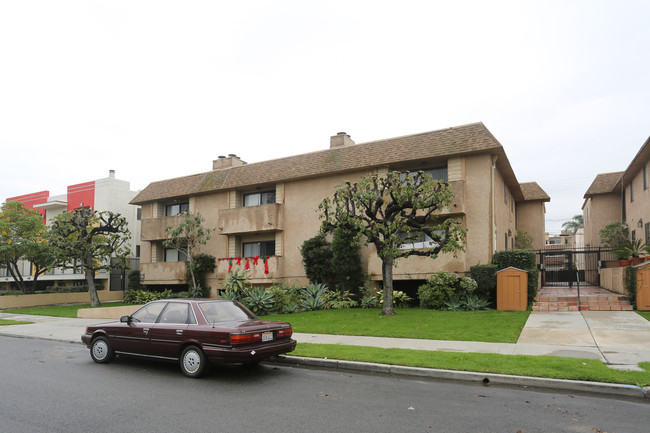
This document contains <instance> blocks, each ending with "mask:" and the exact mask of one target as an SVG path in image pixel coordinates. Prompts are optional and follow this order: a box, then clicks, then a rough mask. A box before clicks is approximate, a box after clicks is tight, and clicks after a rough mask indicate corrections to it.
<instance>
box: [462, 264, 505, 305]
mask: <svg viewBox="0 0 650 433" xmlns="http://www.w3.org/2000/svg"><path fill="white" fill-rule="evenodd" d="M498 270H499V269H498V267H497V266H496V265H476V266H472V267H471V268H469V271H470V273H471V275H472V278H473V279H474V280H475V281H476V283H477V288H476V291H475V293H476V295H477V296H479V297H482V298H486V299H488V300H489V301H490V302H492V303H494V301H495V300H496V298H497V271H498Z"/></svg>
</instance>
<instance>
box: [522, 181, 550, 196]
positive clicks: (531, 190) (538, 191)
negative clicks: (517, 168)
mask: <svg viewBox="0 0 650 433" xmlns="http://www.w3.org/2000/svg"><path fill="white" fill-rule="evenodd" d="M519 186H521V192H522V194H523V195H524V200H526V201H528V200H542V201H551V197H549V196H548V194H546V191H544V190H543V189H542V187H541V186H539V185H538V184H537V182H525V183H520V184H519Z"/></svg>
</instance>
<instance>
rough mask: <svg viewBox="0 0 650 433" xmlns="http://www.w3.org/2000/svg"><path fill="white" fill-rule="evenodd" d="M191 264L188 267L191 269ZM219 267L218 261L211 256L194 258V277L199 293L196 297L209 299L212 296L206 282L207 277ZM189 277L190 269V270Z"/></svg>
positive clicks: (199, 255)
mask: <svg viewBox="0 0 650 433" xmlns="http://www.w3.org/2000/svg"><path fill="white" fill-rule="evenodd" d="M189 263H190V262H187V265H186V266H188V267H189ZM216 267H217V260H216V259H215V258H214V256H211V255H210V254H203V253H201V254H196V255H195V256H194V276H195V278H196V286H197V292H196V293H194V297H196V298H200V297H208V296H209V295H210V286H208V283H207V281H206V278H205V275H206V274H208V273H210V272H214V270H215V268H216ZM188 275H189V269H188Z"/></svg>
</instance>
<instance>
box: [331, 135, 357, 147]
mask: <svg viewBox="0 0 650 433" xmlns="http://www.w3.org/2000/svg"><path fill="white" fill-rule="evenodd" d="M353 144H354V140H352V139H351V138H350V136H349V135H348V134H347V133H345V132H339V133H338V134H336V135H333V136H332V137H330V149H334V148H335V147H343V146H352V145H353Z"/></svg>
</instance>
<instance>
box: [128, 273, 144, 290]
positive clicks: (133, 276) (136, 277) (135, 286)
mask: <svg viewBox="0 0 650 433" xmlns="http://www.w3.org/2000/svg"><path fill="white" fill-rule="evenodd" d="M127 288H128V289H129V290H141V289H142V284H141V282H140V271H139V270H137V269H133V270H131V271H129V276H128V280H127Z"/></svg>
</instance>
